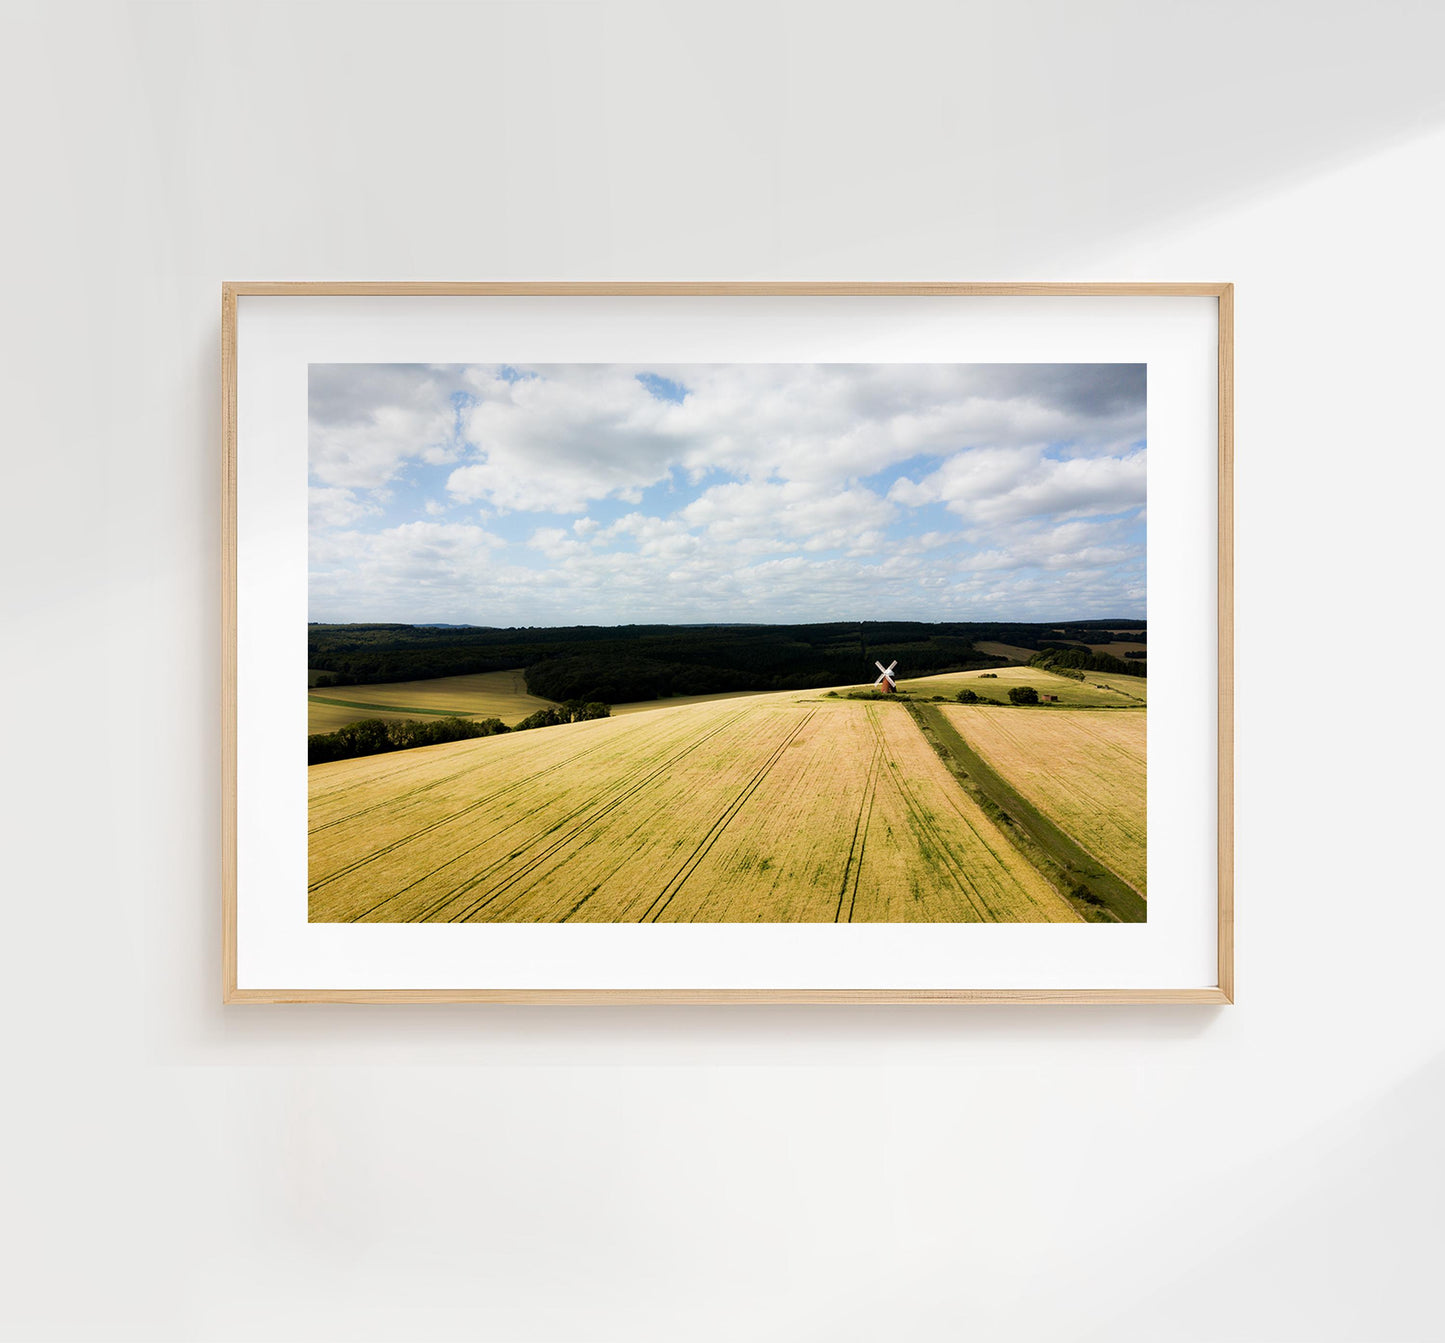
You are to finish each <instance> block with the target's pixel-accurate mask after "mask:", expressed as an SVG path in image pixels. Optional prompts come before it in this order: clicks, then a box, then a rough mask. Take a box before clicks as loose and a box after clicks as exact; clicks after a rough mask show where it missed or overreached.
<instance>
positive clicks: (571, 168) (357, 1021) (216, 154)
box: [0, 0, 1445, 1343]
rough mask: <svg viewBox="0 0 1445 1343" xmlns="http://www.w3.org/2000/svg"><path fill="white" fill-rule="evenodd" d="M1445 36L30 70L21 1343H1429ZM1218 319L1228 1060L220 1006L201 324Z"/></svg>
mask: <svg viewBox="0 0 1445 1343" xmlns="http://www.w3.org/2000/svg"><path fill="white" fill-rule="evenodd" d="M1442 13H1445V11H1442V10H1441V8H1440V7H1439V6H1438V5H1427V4H1420V5H1407V4H1378V3H1377V4H1365V3H1360V4H1347V3H1333V4H1314V3H1306V2H1304V0H1299V2H1297V3H1276V4H1261V3H1251V4H1241V5H1237V6H1227V5H1211V6H1205V5H1198V6H1192V7H1191V6H1179V5H1172V4H1171V5H1165V4H1158V3H1140V4H1137V5H1126V4H1090V5H1071V4H1058V5H1053V4H1042V5H1016V6H1009V5H1003V4H998V3H993V2H990V3H986V4H936V5H934V4H912V5H910V4H894V5H876V4H870V5H845V4H838V3H828V4H822V5H818V6H805V5H801V4H782V5H779V4H765V5H757V6H750V5H746V4H739V3H722V2H721V0H717V2H715V3H706V4H681V5H677V4H675V5H666V4H659V5H642V4H626V3H599V4H585V3H579V4H560V3H559V4H537V5H525V4H491V5H466V4H456V5H453V4H435V5H433V4H415V5H406V4H375V5H356V6H348V5H343V4H327V3H322V4H312V5H306V6H295V7H289V6H285V5H280V6H264V7H262V6H257V7H251V6H244V7H235V8H227V7H212V6H209V5H208V6H199V5H198V6H187V5H169V4H137V5H127V6H103V7H94V8H91V7H84V6H80V5H74V4H57V3H51V4H35V5H29V4H21V5H10V6H7V7H5V8H4V10H3V19H0V23H3V27H0V127H3V131H0V134H3V136H4V139H5V142H6V143H5V157H4V163H5V167H4V169H3V182H4V186H5V188H6V190H7V194H8V196H9V201H8V204H7V205H6V206H5V207H4V210H3V213H0V245H3V253H0V255H3V257H4V271H3V280H0V286H3V287H0V295H3V298H0V303H3V309H4V312H3V324H4V337H3V339H4V347H3V349H0V379H3V382H4V386H3V390H0V406H3V417H0V429H3V432H0V447H3V453H4V470H5V477H4V480H5V483H4V488H3V493H0V509H3V518H0V547H3V574H4V595H3V601H4V610H3V613H0V617H3V624H0V629H3V631H4V635H3V643H4V647H5V651H4V653H3V655H0V680H3V685H0V705H3V708H4V713H3V719H0V740H3V743H4V745H3V767H0V792H3V796H0V825H3V827H4V835H3V849H0V864H3V868H0V875H3V885H4V904H3V913H4V938H3V953H0V954H3V962H0V965H3V973H0V993H3V995H4V1014H3V1020H4V1029H5V1035H6V1044H5V1053H4V1055H3V1059H4V1062H3V1070H4V1071H3V1081H4V1083H5V1084H6V1086H5V1090H6V1092H7V1094H8V1099H7V1100H6V1101H5V1102H4V1107H3V1109H0V1151H3V1153H4V1160H5V1161H6V1163H7V1165H9V1166H10V1167H11V1169H10V1171H9V1174H8V1179H7V1184H6V1192H5V1193H4V1195H3V1199H0V1201H3V1206H4V1209H5V1221H6V1224H7V1229H6V1231H5V1236H6V1243H5V1244H4V1246H3V1247H0V1275H3V1276H4V1277H5V1278H6V1279H7V1281H6V1282H5V1284H4V1285H3V1290H0V1322H3V1328H4V1330H5V1331H6V1332H5V1336H6V1337H11V1338H15V1339H22V1340H30V1339H65V1340H80V1339H85V1340H91V1339H95V1340H111V1339H136V1340H160V1341H168V1340H178V1341H185V1340H206V1341H208V1343H209V1341H210V1340H235V1339H298V1340H342V1339H344V1340H379V1339H398V1340H409V1341H410V1340H414V1341H417V1343H430V1341H431V1340H460V1339H467V1340H526V1341H528V1343H530V1341H531V1340H619V1341H620V1340H626V1341H627V1343H633V1341H635V1340H654V1339H656V1340H673V1339H688V1340H694V1339H697V1340H724V1339H726V1340H733V1339H748V1340H780V1341H785V1343H796V1341H797V1340H826V1343H840V1341H842V1340H870V1341H871V1340H878V1339H890V1340H891V1339H928V1340H934V1339H946V1338H960V1339H962V1338H967V1339H984V1340H1049V1343H1055V1341H1056V1340H1065V1339H1067V1340H1073V1339H1086V1340H1087V1339H1097V1340H1107V1341H1108V1343H1123V1341H1126V1340H1140V1341H1141V1343H1159V1341H1160V1340H1243V1339H1249V1340H1301V1341H1302V1343H1306V1341H1307V1343H1317V1341H1319V1340H1367V1341H1369V1343H1379V1341H1380V1340H1386V1341H1389V1340H1425V1339H1434V1338H1438V1337H1439V1336H1440V1334H1441V1331H1442V1327H1445V1326H1442V1318H1441V1310H1440V1305H1439V1301H1438V1287H1436V1286H1434V1285H1433V1284H1432V1282H1431V1280H1430V1279H1431V1276H1432V1275H1434V1274H1437V1273H1438V1268H1439V1263H1440V1259H1441V1253H1442V1250H1445V1243H1442V1240H1445V1237H1442V1230H1441V1226H1442V1222H1441V1217H1440V1206H1441V1200H1442V1195H1445V1187H1442V1186H1445V1178H1442V1159H1441V1151H1440V1135H1441V1132H1442V1128H1445V1060H1442V1046H1445V1020H1442V1012H1441V1010H1440V995H1439V992H1438V989H1437V979H1438V970H1437V962H1438V958H1439V955H1440V947H1441V945H1442V934H1445V900H1442V895H1441V887H1442V882H1441V875H1440V873H1441V861H1440V858H1439V855H1438V852H1437V847H1436V834H1437V826H1436V824H1435V822H1436V820H1437V815H1438V808H1437V807H1432V806H1431V805H1430V803H1431V802H1432V801H1438V792H1439V790H1438V782H1437V776H1438V760H1439V754H1438V750H1439V731H1438V722H1439V710H1438V706H1437V697H1436V696H1435V695H1434V693H1433V686H1434V683H1435V682H1436V681H1437V680H1438V670H1437V668H1438V662H1439V659H1438V657H1437V656H1436V654H1435V653H1434V651H1433V650H1432V649H1431V648H1430V636H1431V635H1434V634H1436V630H1435V629H1434V626H1436V625H1438V622H1439V611H1440V599H1439V595H1438V585H1437V583H1436V581H1435V580H1436V578H1437V576H1438V573H1439V559H1438V555H1439V546H1438V541H1439V532H1440V523H1439V521H1438V518H1437V508H1438V501H1439V499H1440V485H1441V480H1440V475H1441V469H1440V458H1441V448H1442V433H1441V421H1440V415H1439V409H1438V407H1439V401H1440V397H1439V387H1440V368H1441V358H1442V354H1445V350H1442V339H1441V321H1440V313H1441V300H1442V263H1441V259H1440V241H1439V235H1440V232H1441V218H1442V210H1441V206H1442V188H1441V182H1442V168H1445V85H1442V82H1441V80H1440V78H1439V67H1438V60H1439V51H1440V48H1441V39H1442V37H1445V23H1442ZM412 277H416V278H441V279H461V278H528V279H530V278H559V279H567V278H581V279H588V278H595V279H605V278H638V279H647V278H652V279H665V278H723V279H727V278H860V279H862V278H884V279H891V278H896V279H908V278H928V279H934V278H938V279H987V278H1007V279H1029V278H1039V279H1083V278H1169V279H1195V278H1201V279H1216V278H1225V279H1233V280H1235V281H1236V282H1237V283H1238V285H1239V292H1238V305H1239V306H1238V322H1239V328H1238V334H1239V346H1238V355H1239V365H1238V373H1239V403H1238V410H1239V497H1238V523H1239V550H1238V559H1239V587H1238V601H1239V624H1238V633H1239V648H1240V658H1239V672H1240V694H1239V854H1238V858H1239V863H1238V866H1239V962H1238V969H1239V1003H1238V1005H1237V1006H1236V1007H1233V1008H1229V1009H1223V1010H1198V1011H1196V1010H1190V1009H1174V1010H1125V1009H1093V1010H1066V1009H1059V1010H1045V1009H1012V1010H1010V1009H1003V1010H997V1009H962V1010H936V1009H922V1008H915V1009H907V1010H904V1009H894V1010H880V1011H874V1010H823V1009H790V1010H782V1009H777V1010H772V1009H766V1010H763V1009H740V1010H733V1011H722V1010H711V1009H709V1010H690V1011H684V1010H678V1009H657V1010H645V1011H644V1010H594V1011H577V1010H561V1009H557V1010H538V1009H528V1010H523V1009H491V1010H478V1009H470V1008H463V1007H457V1008H437V1009H419V1008H414V1009H385V1008H366V1009H364V1008H353V1009H343V1008H334V1009H333V1008H321V1009H302V1008H233V1009H230V1010H226V1011H223V1010H222V1009H221V1007H220V1006H219V1004H218V994H219V989H218V975H219V966H218V940H219V931H218V894H217V843H218V779H219V761H218V746H217V729H216V722H217V712H218V710H217V689H218V684H219V658H218V647H219V623H218V613H217V601H216V593H217V587H218V582H219V571H218V563H217V552H218V525H217V512H218V508H217V493H218V476H217V455H218V439H219V418H218V390H217V359H218V354H217V320H218V312H217V309H218V290H219V285H220V282H221V280H222V279H223V278H232V279H243V278H263V279H283V278H321V279H353V278H377V279H404V278H412Z"/></svg>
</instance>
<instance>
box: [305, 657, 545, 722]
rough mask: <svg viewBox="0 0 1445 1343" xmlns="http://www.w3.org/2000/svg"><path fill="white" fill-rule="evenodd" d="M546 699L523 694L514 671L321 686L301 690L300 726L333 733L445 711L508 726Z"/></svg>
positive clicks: (542, 705) (523, 685)
mask: <svg viewBox="0 0 1445 1343" xmlns="http://www.w3.org/2000/svg"><path fill="white" fill-rule="evenodd" d="M313 676H314V673H313ZM551 702H552V701H551V700H546V699H539V698H538V697H537V696H536V695H529V694H528V693H527V683H526V681H525V680H524V679H523V676H522V673H521V672H520V671H495V672H477V673H475V674H474V675H471V676H441V677H437V678H436V679H435V680H431V681H395V682H392V683H390V684H387V685H342V686H326V687H323V688H321V689H316V688H312V689H311V690H310V691H308V693H307V698H306V720H307V726H306V730H307V732H335V731H336V729H337V728H339V727H345V726H346V725H347V724H348V723H356V722H359V721H360V720H361V719H363V718H382V719H395V718H431V717H436V716H439V715H440V716H443V717H444V716H446V715H447V714H455V715H456V716H457V717H460V718H500V719H501V720H502V722H504V723H506V724H507V726H508V727H510V726H512V724H514V723H520V722H521V721H522V719H524V718H525V717H527V715H528V714H532V713H536V711H537V710H538V709H545V708H546V707H547V706H548V705H549V704H551Z"/></svg>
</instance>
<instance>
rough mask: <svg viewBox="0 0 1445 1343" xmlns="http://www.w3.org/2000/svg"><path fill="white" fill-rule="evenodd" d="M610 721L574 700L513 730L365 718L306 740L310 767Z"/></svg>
mask: <svg viewBox="0 0 1445 1343" xmlns="http://www.w3.org/2000/svg"><path fill="white" fill-rule="evenodd" d="M611 717H612V710H611V709H609V708H608V707H607V705H605V704H595V703H594V704H584V703H581V702H578V701H573V702H572V703H570V704H554V705H549V706H548V707H547V708H545V709H538V710H537V712H536V713H534V714H531V715H529V716H528V717H526V718H524V719H523V720H522V721H521V722H520V723H518V724H517V725H516V727H508V726H507V725H506V724H505V723H504V722H502V720H501V719H500V718H482V719H472V718H435V719H431V720H428V721H426V722H418V721H417V720H415V719H411V718H406V719H400V720H397V721H394V722H387V721H386V720H384V719H381V718H363V719H362V720H361V721H360V722H357V723H348V724H347V725H346V726H345V727H341V728H337V729H336V731H335V732H313V733H312V734H311V735H310V736H308V737H307V738H306V763H307V764H308V765H321V764H325V763H327V762H328V761H331V760H352V759H355V758H356V757H358V756H364V755H382V754H384V753H386V752H388V751H408V750H411V749H412V748H413V747H416V746H439V745H441V744H442V743H444V742H450V741H467V740H469V739H471V738H473V737H495V736H497V735H499V734H500V733H503V732H525V731H527V730H529V729H531V728H537V727H556V726H557V725H559V724H561V723H580V722H583V721H585V720H587V719H591V718H611Z"/></svg>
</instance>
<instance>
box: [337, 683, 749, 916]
mask: <svg viewBox="0 0 1445 1343" xmlns="http://www.w3.org/2000/svg"><path fill="white" fill-rule="evenodd" d="M744 712H746V710H745V711H744ZM741 717H743V714H742V713H739V714H734V715H733V716H732V717H731V718H730V719H728V721H727V722H725V723H723V724H722V725H720V726H719V727H717V728H716V729H714V732H712V733H709V734H708V736H712V735H714V734H715V733H716V732H721V731H722V730H723V729H724V728H726V727H729V726H731V725H732V724H733V723H734V722H736V721H737V720H738V719H739V718H741ZM705 740H706V738H705V737H704V738H699V739H698V741H696V742H694V743H693V745H694V746H696V745H700V744H701V742H702V741H705ZM607 744H608V743H605V742H604V743H602V744H601V745H600V746H599V747H597V748H596V749H599V750H600V749H602V747H603V746H606V745H607ZM591 753H592V752H591V751H583V752H578V753H577V754H575V755H572V756H569V757H568V758H567V759H566V760H563V761H560V762H558V764H556V765H552V766H548V768H546V769H544V770H539V771H538V772H537V773H536V774H534V775H532V776H531V777H530V778H529V780H528V782H529V783H531V782H535V781H536V780H537V779H543V778H546V777H547V775H549V774H552V773H554V772H555V771H556V770H558V769H561V768H563V767H565V766H566V765H569V764H571V763H572V762H573V761H574V760H577V759H578V758H580V757H581V756H582V755H589V754H591ZM681 754H686V752H685V751H684V752H682V753H681ZM678 758H680V755H674V756H671V757H669V758H668V759H667V760H665V761H664V762H663V764H662V765H661V766H658V767H657V768H658V769H664V768H666V767H667V766H668V765H669V764H670V763H672V762H673V761H675V760H676V759H678ZM648 768H649V766H648V765H647V764H645V763H644V764H642V765H640V766H639V768H638V771H634V774H633V775H632V777H633V778H636V777H637V773H638V772H642V771H646V770H647V769H648ZM516 790H517V785H516V784H515V783H514V784H512V785H510V786H509V787H506V788H502V789H500V790H498V791H497V792H494V793H492V794H489V795H488V797H486V798H484V799H481V800H480V801H479V802H477V803H474V804H472V805H471V806H468V807H467V808H465V809H464V810H463V811H460V812H453V813H452V814H451V815H450V816H448V817H446V818H444V819H443V820H441V821H438V822H436V823H434V824H433V825H430V826H427V827H426V828H425V829H423V830H420V831H417V832H415V834H413V835H411V836H408V837H407V838H406V839H403V840H399V841H397V843H396V844H393V845H391V846H389V847H388V849H387V850H386V852H390V851H391V849H394V848H396V847H398V846H399V845H400V844H402V843H406V842H407V840H409V839H413V838H418V837H420V836H422V835H424V834H428V833H430V832H431V831H433V830H436V829H437V828H439V827H440V826H442V825H445V824H447V823H448V822H449V821H453V820H456V819H457V818H458V817H460V816H462V815H464V814H466V813H467V812H470V811H474V810H475V809H476V807H478V806H481V805H483V804H484V803H486V802H491V801H495V800H496V799H497V798H499V797H501V796H503V794H505V793H508V792H515V791H516ZM595 804H596V800H595V799H589V800H588V801H587V802H585V803H582V804H580V805H579V806H577V807H574V808H573V809H572V810H571V811H569V812H567V813H566V814H565V815H564V816H562V817H561V818H560V819H559V820H557V821H556V822H555V823H554V824H552V825H550V826H548V827H547V829H546V830H545V831H543V832H542V833H543V835H544V836H545V835H550V834H552V833H554V832H555V831H556V830H558V829H559V828H560V827H561V826H564V825H566V824H567V823H568V822H569V821H571V820H574V819H575V818H576V817H577V816H579V815H581V814H582V813H583V812H585V811H586V810H587V809H588V808H589V807H592V806H594V805H595ZM549 805H550V799H546V798H544V799H543V800H542V801H541V802H539V803H537V804H536V805H535V806H533V807H530V808H529V809H528V810H526V811H524V812H523V813H522V814H521V815H520V816H514V817H512V818H511V819H510V820H509V821H508V822H507V823H506V824H505V825H504V826H503V827H502V828H501V830H500V831H493V832H491V833H489V834H488V835H486V836H485V837H484V838H482V839H480V840H478V841H477V843H475V844H472V845H470V846H469V847H467V848H465V849H462V850H461V851H460V852H459V853H454V854H453V855H452V856H451V857H449V858H448V859H447V860H446V861H445V862H443V863H439V864H437V866H436V867H433V868H431V869H430V870H429V871H427V872H423V873H422V874H421V875H420V876H419V877H417V878H416V879H415V880H413V881H409V882H408V883H407V884H406V885H405V886H403V887H401V888H400V889H399V890H396V891H393V892H392V893H391V894H390V895H387V896H384V897H383V898H382V899H381V900H378V901H377V902H376V903H375V904H373V905H371V906H369V907H368V908H367V909H364V910H362V911H361V912H360V913H358V914H355V915H353V916H352V917H351V918H350V919H349V920H348V922H351V923H357V922H360V921H361V920H362V919H365V918H366V917H367V916H368V915H371V914H374V913H375V912H376V911H377V910H378V909H380V908H381V907H382V906H383V905H387V904H390V903H391V902H392V901H393V900H397V899H400V898H401V897H402V896H404V895H405V894H406V893H407V892H408V891H410V890H413V889H415V888H416V887H417V886H419V885H421V883H422V882H424V881H428V880H430V879H431V878H432V877H434V876H436V875H437V873H439V872H441V871H443V870H444V869H446V868H448V867H451V866H452V865H453V864H454V863H458V862H460V861H461V860H462V859H464V858H466V857H467V856H468V855H469V854H472V853H475V852H476V851H477V850H478V849H480V848H484V847H485V846H486V845H487V844H488V843H490V842H491V841H492V840H494V839H495V838H496V837H497V835H498V834H505V833H506V832H507V831H508V830H511V829H513V828H515V827H516V826H518V825H520V824H522V823H523V822H525V821H526V820H527V819H528V818H530V817H532V816H534V815H536V813H537V812H539V811H543V810H545V809H546V808H547V807H548V806H549ZM526 848H527V845H525V844H524V845H523V846H522V848H520V849H514V850H513V851H512V852H511V853H508V854H507V855H505V856H504V857H502V858H498V859H496V860H495V861H493V862H492V863H489V864H488V865H487V866H486V868H484V869H483V870H482V871H481V872H479V873H476V874H475V875H474V877H473V878H471V879H470V880H469V881H468V882H464V883H463V884H462V885H461V886H459V887H453V888H452V889H451V890H450V891H448V892H447V893H446V895H444V896H443V897H442V898H441V899H440V900H433V901H432V902H430V903H429V904H428V905H427V906H426V907H425V908H424V909H423V911H422V912H421V913H420V914H417V915H414V916H413V917H412V918H411V919H410V920H409V922H413V923H421V922H425V921H427V920H428V919H430V918H431V917H432V915H433V914H435V913H437V912H438V911H439V910H441V909H443V908H445V906H446V905H447V904H448V903H449V902H450V901H452V900H454V899H456V897H457V896H458V895H459V894H463V893H465V891H466V890H468V889H471V888H473V887H474V886H475V885H476V884H477V883H478V882H480V881H482V880H484V879H485V878H486V877H488V876H490V875H492V874H493V873H494V872H496V870H497V869H498V868H499V867H501V866H502V865H504V864H506V863H508V862H511V861H512V860H513V859H515V858H517V857H519V856H520V855H521V854H522V853H524V852H525V851H526ZM363 861H366V862H369V861H371V860H370V859H365V860H363ZM355 866H360V864H359V863H358V864H356V865H355Z"/></svg>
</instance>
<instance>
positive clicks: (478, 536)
mask: <svg viewBox="0 0 1445 1343" xmlns="http://www.w3.org/2000/svg"><path fill="white" fill-rule="evenodd" d="M1146 455H1147V443H1146V369H1145V367H1144V365H1142V364H857V365H843V364H821V365H795V364H787V365H779V364H698V365H686V366H683V365H668V364H648V365H635V366H634V365H620V364H581V365H555V364H516V365H507V364H486V365H483V364H476V365H410V364H408V365H402V364H325V365H323V364H314V365H312V366H311V368H310V373H309V486H310V489H309V496H310V568H309V615H308V621H309V623H308V626H307V668H308V671H307V682H308V684H307V718H308V727H307V732H308V737H307V760H308V764H307V775H308V798H309V804H308V831H309V833H308V861H309V875H308V882H309V890H308V910H309V918H310V920H311V921H312V922H315V923H342V922H379V923H402V922H428V923H467V922H477V923H483V922H500V923H548V924H550V923H564V922H594V923H596V922H606V923H643V922H702V923H1080V922H1088V923H1116V922H1123V923H1138V922H1143V921H1145V920H1146V919H1147V843H1146V820H1147V805H1146V719H1147V701H1148V694H1147V686H1148V679H1147V668H1148V658H1147V650H1148V623H1147V619H1146V610H1147V602H1146V596H1147V593H1146V563H1145V552H1146V527H1147V520H1146ZM297 679H298V681H299V674H298V677H297ZM298 693H299V686H298ZM298 747H299V743H298Z"/></svg>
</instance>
